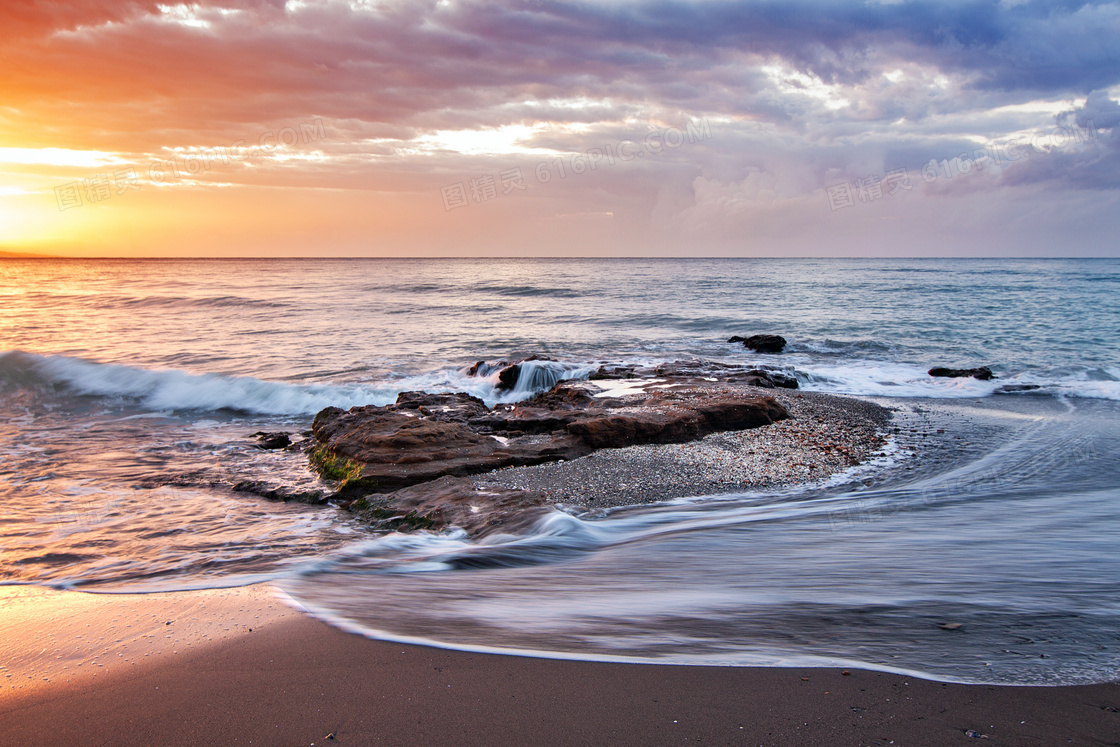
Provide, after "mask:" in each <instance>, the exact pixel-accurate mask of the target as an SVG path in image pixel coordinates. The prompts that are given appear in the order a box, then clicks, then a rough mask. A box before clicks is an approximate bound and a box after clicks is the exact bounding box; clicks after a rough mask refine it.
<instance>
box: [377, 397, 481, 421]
mask: <svg viewBox="0 0 1120 747" xmlns="http://www.w3.org/2000/svg"><path fill="white" fill-rule="evenodd" d="M395 407H396V408H397V409H399V410H415V411H416V412H417V413H419V414H420V415H423V416H424V417H427V418H431V419H432V420H442V421H447V422H458V423H465V422H466V421H468V420H470V419H471V418H474V417H478V416H479V415H483V414H485V413H487V412H489V408H488V407H486V403H485V402H483V401H482V400H480V399H479V398H478V397H474V396H471V395H469V394H467V393H465V392H454V393H450V394H428V393H427V392H401V393H400V394H398V395H397V401H396V404H395Z"/></svg>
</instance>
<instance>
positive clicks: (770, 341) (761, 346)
mask: <svg viewBox="0 0 1120 747" xmlns="http://www.w3.org/2000/svg"><path fill="white" fill-rule="evenodd" d="M728 342H741V343H743V347H745V348H750V349H751V350H753V351H755V352H756V353H780V352H782V351H783V350H785V347H786V338H784V337H782V336H781V335H751V336H750V337H740V336H739V335H735V336H734V337H731V338H730V339H728Z"/></svg>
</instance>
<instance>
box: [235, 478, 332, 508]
mask: <svg viewBox="0 0 1120 747" xmlns="http://www.w3.org/2000/svg"><path fill="white" fill-rule="evenodd" d="M233 492H235V493H252V494H253V495H259V496H260V497H261V498H267V499H268V500H270V501H284V502H285V503H306V504H308V505H309V506H321V505H323V504H324V503H326V502H327V496H326V493H324V492H323V491H322V490H295V489H292V488H288V487H284V486H282V485H281V486H277V485H270V484H268V483H264V482H261V481H259V480H244V481H242V482H239V483H237V484H236V485H234V486H233Z"/></svg>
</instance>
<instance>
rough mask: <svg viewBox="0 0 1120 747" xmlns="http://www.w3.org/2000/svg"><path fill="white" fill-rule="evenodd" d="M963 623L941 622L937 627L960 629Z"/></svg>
mask: <svg viewBox="0 0 1120 747" xmlns="http://www.w3.org/2000/svg"><path fill="white" fill-rule="evenodd" d="M962 625H963V623H941V624H940V625H938V626H937V627H939V628H941V629H942V630H960V629H961V626H962Z"/></svg>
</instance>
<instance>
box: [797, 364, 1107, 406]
mask: <svg viewBox="0 0 1120 747" xmlns="http://www.w3.org/2000/svg"><path fill="white" fill-rule="evenodd" d="M797 373H798V379H799V380H800V382H801V385H802V388H804V389H806V390H808V391H817V392H825V393H830V394H851V395H856V396H866V397H923V398H945V399H961V398H967V397H988V396H992V395H1001V394H1032V393H1033V394H1047V395H1057V396H1070V397H1086V398H1091V399H1111V400H1120V369H1117V368H1080V369H1073V368H1066V369H1061V370H1058V371H1022V372H1018V373H1009V374H1008V373H1001V374H1000V375H999V378H995V379H992V380H990V381H981V380H979V379H973V378H970V377H964V378H955V379H953V378H938V377H933V376H930V375H929V373H928V367H927V366H920V365H917V364H910V363H892V362H889V361H868V360H865V361H845V362H843V363H837V364H831V363H823V364H822V363H807V364H805V363H801V362H798V366H797Z"/></svg>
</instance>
